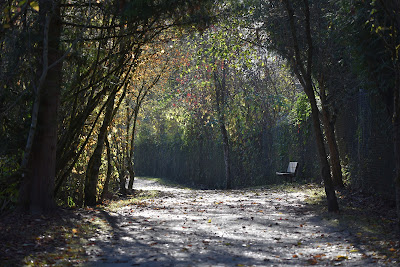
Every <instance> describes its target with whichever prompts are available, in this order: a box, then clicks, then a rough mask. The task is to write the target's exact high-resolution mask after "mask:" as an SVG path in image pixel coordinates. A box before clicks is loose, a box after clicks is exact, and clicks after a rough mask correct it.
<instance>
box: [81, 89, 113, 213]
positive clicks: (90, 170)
mask: <svg viewBox="0 0 400 267" xmlns="http://www.w3.org/2000/svg"><path fill="white" fill-rule="evenodd" d="M109 98H110V99H109V100H108V101H109V103H108V104H107V109H106V113H105V115H104V120H103V124H102V126H101V128H100V132H99V135H98V138H97V145H96V148H95V149H94V152H93V155H92V156H91V157H90V160H89V163H88V167H87V170H86V179H85V205H87V206H95V205H96V203H97V200H96V196H97V183H98V177H99V170H100V166H101V156H102V154H103V149H104V143H105V139H106V138H107V132H108V131H107V128H108V126H109V125H110V123H111V120H112V114H113V110H114V99H115V92H114V93H113V94H111V95H110V96H109Z"/></svg>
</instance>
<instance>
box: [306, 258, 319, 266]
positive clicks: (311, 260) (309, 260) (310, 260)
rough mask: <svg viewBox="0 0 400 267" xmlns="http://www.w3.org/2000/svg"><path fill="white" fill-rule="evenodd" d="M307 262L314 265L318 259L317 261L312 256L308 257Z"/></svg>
mask: <svg viewBox="0 0 400 267" xmlns="http://www.w3.org/2000/svg"><path fill="white" fill-rule="evenodd" d="M307 262H308V264H310V265H316V264H318V261H317V260H316V259H314V258H311V259H308V260H307Z"/></svg>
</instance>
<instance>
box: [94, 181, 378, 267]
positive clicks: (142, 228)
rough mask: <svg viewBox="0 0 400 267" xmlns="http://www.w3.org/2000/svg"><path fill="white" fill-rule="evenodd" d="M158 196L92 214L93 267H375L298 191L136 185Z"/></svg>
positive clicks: (368, 255) (350, 236)
mask: <svg viewBox="0 0 400 267" xmlns="http://www.w3.org/2000/svg"><path fill="white" fill-rule="evenodd" d="M134 187H135V189H136V190H159V191H161V192H162V193H161V194H160V197H157V198H154V199H146V200H143V201H141V202H138V203H136V204H133V205H128V206H125V207H122V208H119V209H118V210H117V211H116V212H105V211H98V214H97V215H98V217H99V218H102V221H103V222H104V224H105V225H106V226H104V225H103V226H102V227H100V226H99V229H98V230H97V235H96V236H94V237H92V238H91V239H89V241H90V243H89V244H88V245H87V246H88V247H87V248H86V251H87V253H88V254H89V262H88V263H89V265H93V266H277V265H278V266H285V265H286V266H303V265H345V266H377V265H379V262H377V261H376V259H374V258H373V256H372V255H373V253H374V252H373V251H368V250H367V249H366V247H364V246H362V245H359V241H358V239H357V234H355V233H351V232H350V231H348V230H347V229H342V228H341V227H339V226H333V225H332V224H331V222H330V221H327V220H325V219H323V218H322V217H321V216H318V215H315V214H314V213H313V212H312V211H311V210H310V209H309V208H307V206H308V205H307V204H306V202H305V199H306V198H307V196H306V194H304V193H301V192H296V193H293V192H282V191H278V190H275V191H274V190H268V189H257V190H229V191H218V190H189V189H181V188H174V187H169V186H164V185H160V184H158V183H156V182H154V181H151V180H145V179H136V180H135V185H134Z"/></svg>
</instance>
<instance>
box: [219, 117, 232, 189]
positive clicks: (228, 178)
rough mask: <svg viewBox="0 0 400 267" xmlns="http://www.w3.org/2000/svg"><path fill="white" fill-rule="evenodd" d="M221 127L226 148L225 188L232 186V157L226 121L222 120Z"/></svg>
mask: <svg viewBox="0 0 400 267" xmlns="http://www.w3.org/2000/svg"><path fill="white" fill-rule="evenodd" d="M220 129H221V134H222V140H223V148H224V163H225V189H231V188H232V174H231V164H230V162H231V159H230V152H229V139H228V132H227V131H226V127H225V123H224V122H220Z"/></svg>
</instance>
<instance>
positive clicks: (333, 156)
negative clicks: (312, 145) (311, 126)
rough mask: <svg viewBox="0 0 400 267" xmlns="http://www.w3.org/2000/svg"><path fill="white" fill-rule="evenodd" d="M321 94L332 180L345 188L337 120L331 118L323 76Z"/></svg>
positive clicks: (334, 184) (335, 184)
mask: <svg viewBox="0 0 400 267" xmlns="http://www.w3.org/2000/svg"><path fill="white" fill-rule="evenodd" d="M319 86H320V96H321V102H322V105H321V106H322V107H321V110H322V121H323V124H324V130H325V136H326V141H327V143H328V148H329V160H330V163H331V167H332V182H333V186H334V187H339V188H343V187H344V184H343V175H342V165H341V164H340V154H339V147H338V144H337V141H336V135H335V122H334V121H332V119H331V114H330V112H329V108H328V106H327V105H328V103H327V100H326V90H325V82H324V80H323V78H320V81H319Z"/></svg>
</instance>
